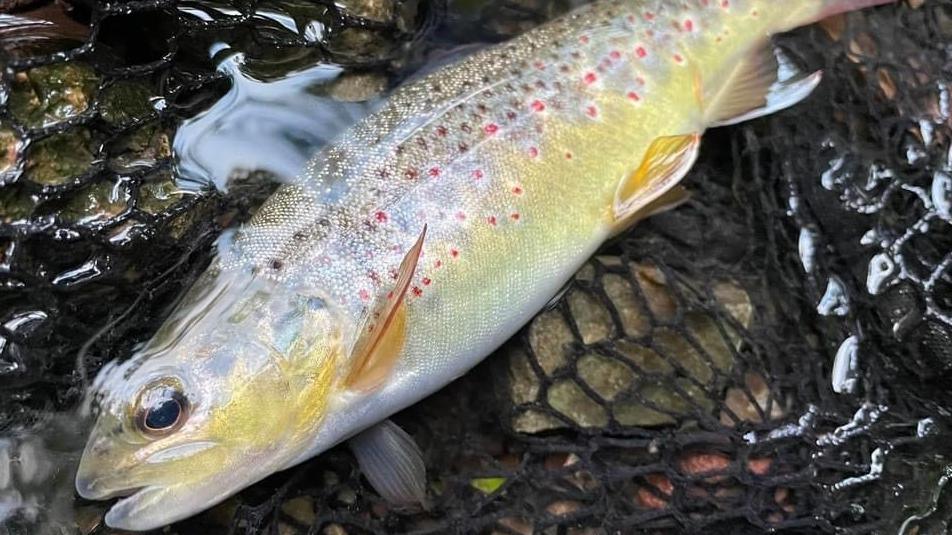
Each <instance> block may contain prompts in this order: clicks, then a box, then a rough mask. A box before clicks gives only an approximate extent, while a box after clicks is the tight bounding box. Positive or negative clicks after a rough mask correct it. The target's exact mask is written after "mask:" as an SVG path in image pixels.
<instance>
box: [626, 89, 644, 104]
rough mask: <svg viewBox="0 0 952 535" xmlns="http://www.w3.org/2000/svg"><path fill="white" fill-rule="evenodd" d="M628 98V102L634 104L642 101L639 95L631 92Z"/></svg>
mask: <svg viewBox="0 0 952 535" xmlns="http://www.w3.org/2000/svg"><path fill="white" fill-rule="evenodd" d="M627 96H628V100H630V101H632V102H638V101H639V100H641V96H640V95H638V93H635V92H634V91H629V92H628V95H627Z"/></svg>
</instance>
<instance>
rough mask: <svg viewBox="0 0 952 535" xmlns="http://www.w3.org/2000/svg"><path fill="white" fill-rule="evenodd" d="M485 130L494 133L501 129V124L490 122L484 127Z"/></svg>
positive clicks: (490, 133)
mask: <svg viewBox="0 0 952 535" xmlns="http://www.w3.org/2000/svg"><path fill="white" fill-rule="evenodd" d="M483 130H485V131H486V133H487V134H489V135H493V134H495V133H496V132H498V131H499V125H497V124H496V123H489V124H487V125H486V126H484V127H483Z"/></svg>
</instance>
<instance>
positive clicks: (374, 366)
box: [344, 226, 426, 390]
mask: <svg viewBox="0 0 952 535" xmlns="http://www.w3.org/2000/svg"><path fill="white" fill-rule="evenodd" d="M425 237H426V226H424V227H423V231H422V232H420V237H419V238H417V241H416V243H414V244H413V247H411V248H410V250H409V251H407V254H406V255H405V256H404V257H403V261H402V262H401V263H400V269H399V270H398V272H397V280H396V282H395V283H394V285H393V289H392V290H391V291H389V292H386V293H384V294H382V295H379V296H378V297H377V299H376V300H375V301H374V303H373V305H372V306H371V307H370V312H369V313H368V314H367V316H366V317H365V318H364V321H363V323H362V325H361V327H360V329H359V330H358V333H359V334H358V337H357V340H356V342H354V345H353V349H351V362H352V363H353V364H352V366H351V369H350V372H349V373H348V374H347V378H346V379H345V381H344V384H345V385H346V386H347V387H348V388H350V389H352V390H370V389H372V388H374V387H376V386H379V385H380V383H382V382H383V381H384V380H385V379H386V378H387V376H388V375H389V374H390V371H391V370H392V369H393V366H394V365H395V364H396V362H397V358H398V357H399V356H400V351H401V350H402V349H403V343H404V341H405V340H406V326H407V311H406V308H407V305H406V299H405V297H406V294H407V290H409V289H410V281H411V280H412V279H413V273H414V272H415V271H416V266H417V261H418V260H419V258H420V253H421V252H422V251H423V240H424V238H425Z"/></svg>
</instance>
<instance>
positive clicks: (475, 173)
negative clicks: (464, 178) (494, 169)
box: [473, 169, 483, 180]
mask: <svg viewBox="0 0 952 535" xmlns="http://www.w3.org/2000/svg"><path fill="white" fill-rule="evenodd" d="M473 178H474V179H476V180H479V179H481V178H483V170H482V169H476V170H475V171H473Z"/></svg>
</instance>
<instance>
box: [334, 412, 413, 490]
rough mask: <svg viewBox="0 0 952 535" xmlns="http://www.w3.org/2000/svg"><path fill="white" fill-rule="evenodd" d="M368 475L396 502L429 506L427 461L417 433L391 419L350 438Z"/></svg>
mask: <svg viewBox="0 0 952 535" xmlns="http://www.w3.org/2000/svg"><path fill="white" fill-rule="evenodd" d="M348 445H349V446H350V450H351V451H352V452H353V453H354V456H355V457H357V464H358V465H359V466H360V470H361V472H363V474H364V477H366V478H367V481H369V482H370V484H371V485H372V486H373V488H374V490H376V491H377V492H378V493H379V494H380V496H381V497H383V498H384V499H385V500H387V501H388V502H390V503H391V504H394V505H415V504H421V505H423V506H424V507H426V465H425V464H424V463H423V454H422V452H420V448H419V446H417V444H416V442H415V441H414V440H413V437H411V436H410V435H408V434H407V432H406V431H404V430H403V429H400V427H398V426H397V424H395V423H393V422H391V421H390V420H384V421H383V422H381V423H379V424H377V425H375V426H373V427H371V428H369V429H367V430H366V431H363V432H361V433H360V434H359V435H357V436H355V437H353V438H351V439H350V441H349V442H348Z"/></svg>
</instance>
